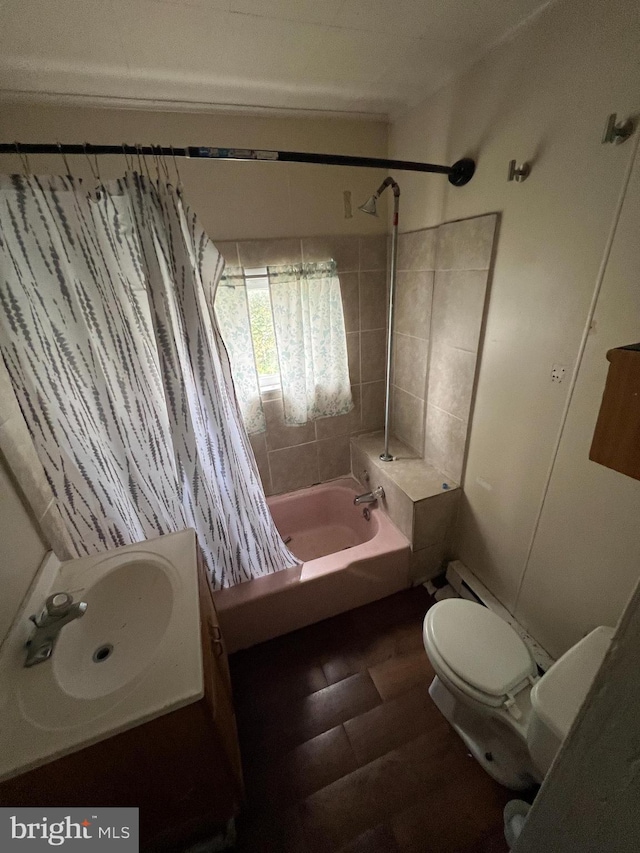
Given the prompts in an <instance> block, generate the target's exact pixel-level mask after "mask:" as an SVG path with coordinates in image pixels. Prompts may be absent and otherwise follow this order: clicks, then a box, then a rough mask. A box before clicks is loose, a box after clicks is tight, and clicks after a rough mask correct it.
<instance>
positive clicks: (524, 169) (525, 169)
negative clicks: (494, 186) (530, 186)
mask: <svg viewBox="0 0 640 853" xmlns="http://www.w3.org/2000/svg"><path fill="white" fill-rule="evenodd" d="M530 174H531V166H530V165H529V163H520V164H519V165H518V164H517V163H516V161H515V160H510V161H509V172H508V174H507V180H508V181H517V182H518V183H519V184H521V183H522V182H523V181H526V180H527V178H528V177H529V175H530Z"/></svg>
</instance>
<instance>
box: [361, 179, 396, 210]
mask: <svg viewBox="0 0 640 853" xmlns="http://www.w3.org/2000/svg"><path fill="white" fill-rule="evenodd" d="M387 187H393V194H394V196H395V197H396V203H397V200H398V198H399V196H400V187H399V186H398V185H397V183H396V182H395V181H394V180H393V178H385V179H384V181H383V182H382V183H381V184H380V186H379V187H378V189H377V190H376V191H375V192H374V194H373V195H372V196H371V197H370V198H368V199H367V200H366V201H365V203H364V204H361V205H359V207H358V210H361V211H362V212H363V213H368V214H369V216H377V215H378V199H379V198H380V196H381V195H382V193H383V192H384V191H385V190H386V188H387Z"/></svg>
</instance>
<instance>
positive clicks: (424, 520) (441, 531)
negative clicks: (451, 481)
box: [413, 489, 460, 550]
mask: <svg viewBox="0 0 640 853" xmlns="http://www.w3.org/2000/svg"><path fill="white" fill-rule="evenodd" d="M459 500H460V489H452V490H451V491H448V492H442V493H441V494H439V495H434V496H433V497H432V498H427V499H426V500H423V501H418V503H416V504H415V507H414V512H415V515H414V520H413V547H414V548H415V549H416V550H419V549H420V548H427V547H429V546H430V545H436V544H437V543H442V542H445V541H446V538H447V534H448V532H449V530H450V529H451V526H452V525H453V523H454V521H455V517H456V511H457V506H458V501H459Z"/></svg>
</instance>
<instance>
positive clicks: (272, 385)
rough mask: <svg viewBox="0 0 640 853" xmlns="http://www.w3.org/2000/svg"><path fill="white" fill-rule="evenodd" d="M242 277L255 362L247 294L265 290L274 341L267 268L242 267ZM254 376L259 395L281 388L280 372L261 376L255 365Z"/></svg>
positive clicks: (249, 305) (274, 331)
mask: <svg viewBox="0 0 640 853" xmlns="http://www.w3.org/2000/svg"><path fill="white" fill-rule="evenodd" d="M242 277H243V279H244V284H245V287H246V290H247V311H248V313H249V329H250V331H251V343H252V345H253V347H254V361H255V341H254V339H253V326H252V324H251V303H250V302H249V292H250V291H251V290H266V291H267V294H268V296H269V306H270V307H271V311H272V316H271V324H272V327H273V335H274V339H275V333H276V330H275V324H274V323H273V306H271V292H270V289H269V271H268V269H267V267H253V268H252V267H242ZM277 355H278V352H277V345H276V358H277ZM256 375H257V377H258V388H259V390H260V394H261V395H263V394H266V393H267V392H270V391H279V390H280V389H281V387H282V384H281V380H280V371H279V370H278V372H277V373H269V374H266V373H265V374H261V373H258V367H257V364H256Z"/></svg>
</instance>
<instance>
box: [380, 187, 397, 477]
mask: <svg viewBox="0 0 640 853" xmlns="http://www.w3.org/2000/svg"><path fill="white" fill-rule="evenodd" d="M387 187H392V188H393V224H392V228H391V261H390V264H389V323H388V329H387V369H386V372H385V389H384V450H383V452H382V453H381V454H380V459H381V460H382V462H393V456H392V455H391V453H390V452H389V433H390V428H391V359H392V355H393V342H392V334H393V317H394V310H395V303H396V270H397V265H398V264H397V256H398V214H399V212H400V187H399V186H398V184H397V183H396V182H395V181H394V180H393V178H391V177H389V178H385V180H384V181H383V182H382V184H381V185H380V187H379V189H378V190H377V191H376V196H378V197H379V196H380V194H381V193H383V192H384V190H385V189H386V188H387Z"/></svg>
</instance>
